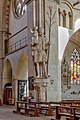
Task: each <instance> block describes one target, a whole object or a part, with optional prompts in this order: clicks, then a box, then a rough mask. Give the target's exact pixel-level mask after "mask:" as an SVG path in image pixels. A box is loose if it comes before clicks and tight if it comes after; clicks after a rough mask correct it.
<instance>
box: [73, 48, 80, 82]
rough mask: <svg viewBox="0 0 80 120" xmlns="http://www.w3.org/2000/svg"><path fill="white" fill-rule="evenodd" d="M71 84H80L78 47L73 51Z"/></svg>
mask: <svg viewBox="0 0 80 120" xmlns="http://www.w3.org/2000/svg"><path fill="white" fill-rule="evenodd" d="M71 84H80V54H79V52H78V51H77V50H76V49H74V50H73V52H72V53H71Z"/></svg>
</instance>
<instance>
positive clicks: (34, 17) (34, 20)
mask: <svg viewBox="0 0 80 120" xmlns="http://www.w3.org/2000/svg"><path fill="white" fill-rule="evenodd" d="M35 26H36V11H35V0H33V27H35Z"/></svg>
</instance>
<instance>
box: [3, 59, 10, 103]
mask: <svg viewBox="0 0 80 120" xmlns="http://www.w3.org/2000/svg"><path fill="white" fill-rule="evenodd" d="M2 80H3V103H4V104H12V67H11V63H10V61H9V60H8V59H7V60H6V61H5V63H4V68H3V78H2Z"/></svg>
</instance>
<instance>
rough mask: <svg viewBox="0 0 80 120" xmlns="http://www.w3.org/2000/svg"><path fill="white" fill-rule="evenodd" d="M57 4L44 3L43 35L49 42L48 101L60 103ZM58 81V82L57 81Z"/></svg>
mask: <svg viewBox="0 0 80 120" xmlns="http://www.w3.org/2000/svg"><path fill="white" fill-rule="evenodd" d="M57 14H58V3H57V2H56V1H49V0H46V2H45V35H46V37H47V39H49V41H50V47H49V55H48V57H49V58H48V75H49V76H50V80H51V81H53V84H50V85H49V86H48V101H60V99H61V80H60V71H59V69H60V67H59V58H58V21H57V20H58V17H57ZM59 80H60V81H59Z"/></svg>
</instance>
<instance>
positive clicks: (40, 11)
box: [38, 0, 42, 28]
mask: <svg viewBox="0 0 80 120" xmlns="http://www.w3.org/2000/svg"><path fill="white" fill-rule="evenodd" d="M41 6H42V4H41V0H39V1H38V7H39V8H38V20H39V21H38V23H39V28H40V27H41V26H42V23H41V16H42V10H41Z"/></svg>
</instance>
